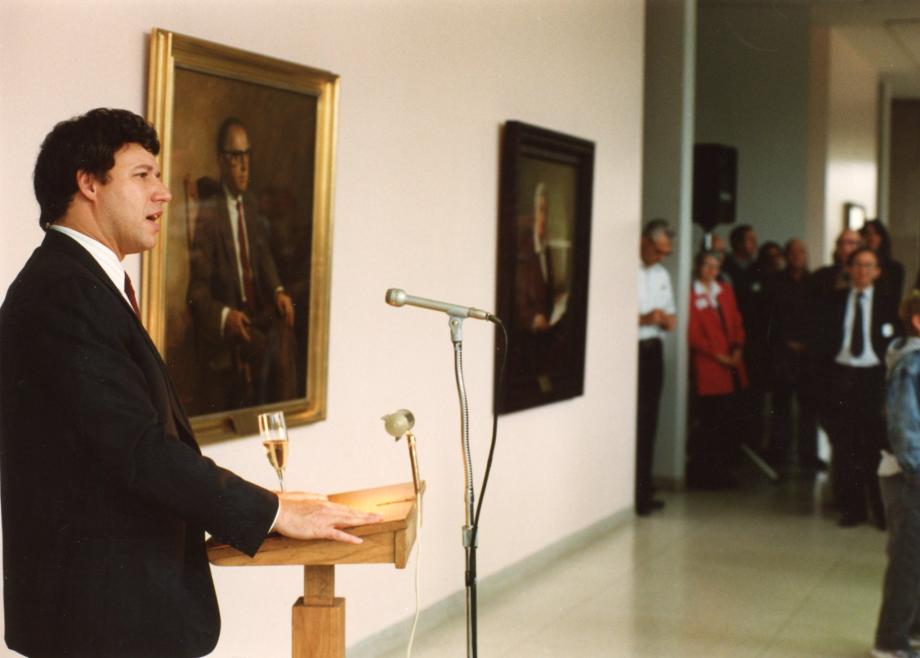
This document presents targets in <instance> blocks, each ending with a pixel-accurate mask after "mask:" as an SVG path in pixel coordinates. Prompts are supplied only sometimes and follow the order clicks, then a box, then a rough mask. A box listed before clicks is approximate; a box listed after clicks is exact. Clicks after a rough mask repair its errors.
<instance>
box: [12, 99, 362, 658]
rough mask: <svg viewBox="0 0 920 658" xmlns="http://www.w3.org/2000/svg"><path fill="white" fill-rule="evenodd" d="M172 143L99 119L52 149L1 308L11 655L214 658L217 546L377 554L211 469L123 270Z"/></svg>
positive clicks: (79, 125) (154, 210)
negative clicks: (269, 540) (36, 235)
mask: <svg viewBox="0 0 920 658" xmlns="http://www.w3.org/2000/svg"><path fill="white" fill-rule="evenodd" d="M159 148H160V145H159V141H158V139H157V135H156V132H155V131H154V130H153V128H151V127H150V126H149V124H147V123H146V122H145V121H144V120H143V119H142V118H141V117H139V116H137V115H135V114H133V113H131V112H127V111H125V110H107V109H97V110H93V111H91V112H89V113H87V114H86V115H84V116H81V117H77V118H75V119H71V120H69V121H64V122H62V123H60V124H58V125H57V126H55V128H54V130H52V131H51V133H50V134H49V135H48V136H47V137H46V138H45V141H44V142H43V144H42V146H41V150H40V152H39V155H38V160H37V162H36V165H35V173H34V186H35V195H36V198H37V199H38V203H39V206H40V208H41V217H40V220H39V221H40V224H41V226H42V228H43V229H44V230H45V238H44V240H43V242H42V244H41V246H39V247H38V249H36V250H35V252H34V253H33V255H32V257H31V258H30V259H29V261H28V262H27V263H26V265H25V267H24V268H23V270H22V272H20V274H19V276H18V277H17V278H16V280H15V281H14V282H13V284H12V285H11V286H10V288H9V290H8V292H7V296H6V300H5V301H4V303H3V306H2V308H0V497H2V513H3V571H4V580H5V582H4V601H5V615H6V642H7V644H8V645H9V647H10V648H12V649H15V650H16V651H19V652H21V653H23V654H25V655H27V656H30V657H32V658H64V657H73V658H89V657H93V658H104V657H113V658H114V657H115V656H119V657H127V656H130V657H131V658H145V657H149V658H154V657H156V658H163V657H165V656H170V657H176V658H179V657H187V658H191V657H197V656H203V655H205V654H207V653H209V652H210V651H211V650H212V649H213V648H214V646H215V644H216V643H217V637H218V633H219V630H220V617H219V613H218V609H217V601H216V597H215V593H214V586H213V583H212V581H211V573H210V568H209V565H208V560H207V554H206V551H205V545H204V532H205V531H208V532H210V533H211V534H212V535H214V536H215V537H218V538H220V539H221V540H223V541H226V542H227V543H229V544H231V545H232V546H234V547H236V548H238V549H239V550H241V551H243V552H245V553H248V554H250V555H252V554H254V553H255V552H256V551H257V550H258V548H259V545H260V544H261V543H262V541H263V540H264V539H265V537H266V535H267V534H268V533H269V532H270V530H272V529H273V530H275V531H277V532H280V533H282V534H285V535H288V536H291V537H295V538H304V539H309V538H328V539H335V540H340V541H349V542H359V541H360V540H359V539H357V538H356V537H353V536H352V535H348V534H346V533H345V532H343V531H342V530H340V528H342V527H348V526H355V525H360V524H364V523H370V522H374V521H377V520H379V517H378V516H376V515H371V514H365V513H363V512H359V511H357V510H352V509H349V508H346V507H342V506H339V505H335V504H332V503H329V502H328V501H325V500H317V499H311V498H309V497H308V496H305V495H304V494H296V493H292V494H275V493H272V492H270V491H267V490H265V489H262V488H261V487H258V486H256V485H254V484H251V483H249V482H247V481H245V480H243V479H241V478H239V477H238V476H236V475H234V474H233V473H231V472H229V471H227V470H224V469H222V468H220V467H218V466H217V465H216V464H214V462H212V461H211V460H210V459H207V458H205V457H203V456H202V455H201V452H200V450H199V448H198V446H197V444H196V443H195V439H194V436H193V434H192V430H191V427H190V425H189V420H188V417H187V415H186V413H185V411H184V410H183V409H182V407H181V405H180V402H179V400H178V396H177V393H176V390H175V388H174V387H173V384H172V382H171V381H170V379H169V375H168V374H167V371H166V367H165V366H164V364H163V361H162V360H161V359H160V356H159V354H158V353H157V350H156V348H155V347H154V345H153V343H152V342H151V341H150V338H149V336H148V335H147V332H146V331H145V330H144V328H143V326H142V325H141V323H140V319H139V317H138V309H137V301H136V298H135V293H134V288H133V286H132V284H131V281H130V279H129V278H128V276H127V274H126V273H125V271H124V269H123V268H122V265H121V261H122V259H123V258H124V256H125V255H127V254H133V253H139V252H142V251H145V250H147V249H150V248H152V247H153V246H154V245H155V244H156V240H157V233H158V232H159V230H160V226H159V224H158V220H159V218H160V216H161V214H162V212H163V208H164V206H165V204H166V203H168V202H169V200H170V198H171V196H170V193H169V190H168V189H167V188H166V187H165V186H164V184H163V183H162V181H161V180H160V172H159V169H158V167H157V163H156V158H155V156H156V154H157V153H158V152H159Z"/></svg>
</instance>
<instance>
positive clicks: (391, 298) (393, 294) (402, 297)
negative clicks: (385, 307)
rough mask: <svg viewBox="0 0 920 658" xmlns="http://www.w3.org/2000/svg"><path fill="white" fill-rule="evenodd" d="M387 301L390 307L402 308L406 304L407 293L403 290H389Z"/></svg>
mask: <svg viewBox="0 0 920 658" xmlns="http://www.w3.org/2000/svg"><path fill="white" fill-rule="evenodd" d="M386 300H387V304H389V305H390V306H402V305H403V304H405V303H406V291H405V290H402V289H401V288H390V289H389V290H387V296H386Z"/></svg>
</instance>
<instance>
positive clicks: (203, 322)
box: [184, 189, 281, 414]
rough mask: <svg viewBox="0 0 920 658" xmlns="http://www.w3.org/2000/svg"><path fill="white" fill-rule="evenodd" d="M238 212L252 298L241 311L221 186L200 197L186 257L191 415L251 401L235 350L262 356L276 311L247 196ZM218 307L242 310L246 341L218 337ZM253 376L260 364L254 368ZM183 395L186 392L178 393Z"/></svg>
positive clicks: (269, 266) (264, 248) (259, 229)
mask: <svg viewBox="0 0 920 658" xmlns="http://www.w3.org/2000/svg"><path fill="white" fill-rule="evenodd" d="M243 213H244V215H245V217H246V234H247V236H248V238H249V239H248V243H249V261H250V264H251V267H252V276H253V288H254V292H255V299H254V300H251V304H250V307H249V308H248V309H244V307H243V297H242V293H241V291H240V277H239V275H238V273H237V267H236V248H235V246H234V240H233V229H232V227H231V225H230V214H229V212H228V211H227V201H226V197H225V195H224V192H223V190H222V189H221V190H220V192H219V193H218V194H215V195H213V196H212V197H210V198H209V199H206V200H204V201H202V203H201V205H200V207H199V213H198V220H197V222H196V225H195V237H194V240H193V242H192V251H191V254H190V260H189V266H190V271H189V288H188V304H189V308H190V310H191V313H192V317H193V318H194V320H195V333H196V339H197V340H196V346H197V361H198V368H197V370H198V373H199V375H200V381H198V382H197V385H196V386H195V394H196V397H195V398H191V397H190V398H188V399H187V403H188V404H189V406H190V408H191V411H192V413H193V414H202V413H213V412H215V411H221V410H225V409H237V408H239V407H240V406H241V405H242V406H245V405H246V404H252V403H255V400H249V397H248V395H247V393H246V388H245V386H244V385H243V383H242V379H241V375H240V373H239V371H238V363H237V362H238V354H237V352H236V351H235V350H237V349H245V350H251V351H252V352H253V353H255V354H262V353H264V350H265V340H264V333H265V332H266V331H267V330H268V327H269V326H270V324H271V319H272V318H273V317H274V316H275V315H276V313H275V310H274V309H275V306H274V299H275V291H276V290H277V289H278V287H279V286H281V280H280V278H279V277H278V269H277V267H276V265H275V259H274V258H273V257H272V253H271V247H270V244H269V240H268V235H267V231H266V230H265V228H264V227H263V225H262V221H263V220H262V219H261V218H260V217H259V216H258V210H257V208H256V204H255V201H254V200H253V198H252V195H249V194H245V195H243ZM224 307H229V308H231V309H237V310H246V312H247V314H248V315H249V317H250V320H252V321H253V326H252V327H251V333H252V335H253V341H252V343H250V344H248V345H243V344H242V343H241V342H240V341H237V340H234V339H232V338H230V337H226V336H222V335H221V330H220V321H221V313H222V311H223V309H224ZM255 370H256V373H254V374H256V375H258V374H259V373H261V368H256V369H255ZM184 393H186V394H189V391H184Z"/></svg>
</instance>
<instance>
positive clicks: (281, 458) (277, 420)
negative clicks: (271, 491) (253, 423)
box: [259, 411, 288, 491]
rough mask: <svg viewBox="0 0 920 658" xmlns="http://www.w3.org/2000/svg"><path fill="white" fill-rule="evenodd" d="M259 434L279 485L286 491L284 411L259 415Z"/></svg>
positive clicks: (286, 450) (286, 449)
mask: <svg viewBox="0 0 920 658" xmlns="http://www.w3.org/2000/svg"><path fill="white" fill-rule="evenodd" d="M259 434H261V435H262V446H263V447H264V448H265V455H266V457H268V462H269V463H270V464H271V465H272V467H273V468H274V469H275V473H277V474H278V483H279V484H280V485H281V491H284V465H285V463H286V462H287V453H288V435H287V427H286V426H285V423H284V412H283V411H270V412H268V413H264V414H259Z"/></svg>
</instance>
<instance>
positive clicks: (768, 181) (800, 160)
mask: <svg viewBox="0 0 920 658" xmlns="http://www.w3.org/2000/svg"><path fill="white" fill-rule="evenodd" d="M808 23H809V14H808V8H807V6H806V5H805V4H804V3H803V4H801V5H795V4H789V3H787V4H774V3H758V4H756V5H755V4H743V5H740V6H739V3H727V2H704V3H701V5H700V9H699V37H698V44H697V54H698V59H697V62H698V63H697V96H696V101H697V105H696V141H697V142H715V143H719V144H727V145H729V146H734V147H736V148H737V149H738V195H737V213H736V220H735V221H736V222H738V223H743V224H751V225H752V226H753V227H754V229H755V231H756V232H757V235H758V237H759V238H760V241H761V242H764V241H766V240H775V241H777V242H779V243H780V244H782V243H783V242H785V241H786V240H788V239H789V238H791V237H804V233H805V223H806V206H805V203H806V191H805V170H806V160H807V127H808V124H807V102H808V46H809V42H808ZM730 230H731V227H722V228H721V229H720V232H721V234H722V235H723V237H726V238H727V235H728V232H729V231H730Z"/></svg>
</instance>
